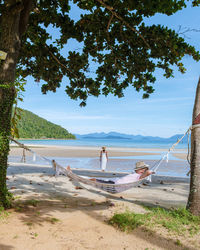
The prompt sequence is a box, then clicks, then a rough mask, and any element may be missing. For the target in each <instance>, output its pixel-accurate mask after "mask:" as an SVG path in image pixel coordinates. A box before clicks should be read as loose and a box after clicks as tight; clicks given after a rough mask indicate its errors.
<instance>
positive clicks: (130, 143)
mask: <svg viewBox="0 0 200 250" xmlns="http://www.w3.org/2000/svg"><path fill="white" fill-rule="evenodd" d="M18 141H19V142H20V143H23V144H25V145H30V144H31V145H52V146H86V147H101V146H106V147H124V148H145V149H148V148H161V149H169V148H171V146H172V145H173V144H174V143H176V141H174V143H171V142H170V143H169V142H167V143H166V142H155V141H145V142H144V141H137V142H136V141H134V140H131V139H102V138H99V139H97V138H80V139H76V140H72V139H70V140H66V139H23V140H21V139H19V140H18ZM187 147H188V145H187V143H184V142H180V143H179V144H178V145H177V146H176V147H175V149H187Z"/></svg>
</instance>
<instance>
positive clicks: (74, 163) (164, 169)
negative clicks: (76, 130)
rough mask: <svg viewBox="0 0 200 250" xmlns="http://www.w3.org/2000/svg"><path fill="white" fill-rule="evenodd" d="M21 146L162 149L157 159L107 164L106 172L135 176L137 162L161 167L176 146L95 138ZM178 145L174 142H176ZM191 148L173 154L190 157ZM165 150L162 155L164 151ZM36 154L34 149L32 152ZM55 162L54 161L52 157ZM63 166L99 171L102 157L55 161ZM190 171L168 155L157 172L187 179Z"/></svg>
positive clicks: (184, 163)
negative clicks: (188, 150) (187, 154)
mask: <svg viewBox="0 0 200 250" xmlns="http://www.w3.org/2000/svg"><path fill="white" fill-rule="evenodd" d="M19 142H20V143H23V144H25V145H52V146H84V147H99V150H100V148H101V147H102V146H106V147H108V155H109V147H116V148H136V149H137V148H138V149H143V152H152V151H150V149H152V148H154V149H159V150H158V151H156V150H155V151H154V152H153V153H156V155H142V156H124V157H109V161H108V164H107V171H116V172H127V173H131V172H133V169H134V165H135V163H136V162H137V161H141V160H143V161H145V163H147V164H149V166H150V168H151V167H154V166H156V165H157V164H159V163H160V160H161V159H162V158H163V157H164V156H165V155H166V152H167V150H168V149H170V148H171V147H172V145H173V143H164V142H163V143H157V142H153V141H148V142H144V141H139V142H135V141H133V140H130V139H118V140H117V139H96V138H95V139H93V138H83V139H82V138H81V139H77V140H55V139H50V140H47V139H45V140H19ZM174 143H175V142H174ZM187 147H188V145H187V144H186V143H179V144H178V145H177V146H176V147H175V149H174V150H173V152H175V153H187ZM162 149H163V151H162ZM33 150H34V149H33ZM49 159H50V160H52V158H51V157H49ZM53 159H55V160H56V161H57V162H58V163H59V164H61V165H62V166H66V165H70V166H71V167H72V168H77V169H91V170H97V169H99V168H100V164H99V157H96V158H85V157H84V158H81V157H80V158H69V157H68V158H67V157H53ZM20 160H21V156H9V161H10V162H20ZM26 160H27V163H31V164H48V163H47V162H45V161H44V160H42V159H41V158H40V157H37V158H36V161H33V158H32V157H26ZM188 171H189V163H188V162H187V161H186V160H181V159H179V158H176V157H174V156H173V155H172V154H169V158H168V159H165V160H162V163H161V164H160V165H159V168H158V170H157V172H156V174H158V175H166V176H175V177H186V178H187V173H188Z"/></svg>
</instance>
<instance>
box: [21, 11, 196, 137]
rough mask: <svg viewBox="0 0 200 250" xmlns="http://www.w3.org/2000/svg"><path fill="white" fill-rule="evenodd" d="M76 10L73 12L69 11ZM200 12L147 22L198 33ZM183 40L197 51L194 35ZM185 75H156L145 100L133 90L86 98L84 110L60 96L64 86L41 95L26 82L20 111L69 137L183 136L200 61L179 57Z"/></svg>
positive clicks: (62, 93) (29, 79)
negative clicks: (115, 134)
mask: <svg viewBox="0 0 200 250" xmlns="http://www.w3.org/2000/svg"><path fill="white" fill-rule="evenodd" d="M73 11H74V12H76V14H77V10H76V9H74V10H72V15H73ZM199 11H200V8H191V7H188V8H187V9H185V10H183V11H180V12H179V13H177V14H175V15H173V16H170V17H168V16H164V15H157V16H155V17H153V18H152V19H151V20H148V23H149V24H153V23H156V24H158V23H160V24H163V25H168V27H171V28H174V29H175V30H178V29H179V26H180V25H181V27H182V29H181V30H182V31H184V28H190V29H199V30H200V25H199V26H198V24H199V23H200V15H199V13H200V12H199ZM186 36H187V37H185V39H186V41H187V42H189V43H190V44H191V45H194V46H195V47H196V48H197V49H199V50H200V43H199V42H200V32H189V33H186ZM184 64H185V66H186V68H187V72H186V73H185V74H181V73H180V72H177V71H175V77H174V78H170V79H165V78H164V77H163V76H162V73H161V72H160V71H157V72H156V75H157V80H156V82H155V84H154V87H155V92H154V93H153V94H152V95H151V96H150V98H149V99H145V100H143V99H142V93H137V92H136V91H135V90H134V89H133V88H128V89H127V90H126V91H125V96H124V98H120V99H118V98H117V97H114V96H112V95H109V96H108V97H103V96H101V97H99V98H95V97H89V98H88V101H87V106H86V107H84V108H81V107H79V101H73V100H71V99H70V98H69V97H68V96H67V95H66V94H65V92H64V89H65V83H64V82H63V84H62V86H61V88H59V89H58V90H57V92H56V93H51V92H48V93H47V94H46V95H43V94H42V93H41V83H39V84H38V83H36V82H35V81H34V80H33V79H32V78H31V77H28V78H27V85H26V87H25V89H26V92H25V93H24V102H23V103H20V104H19V106H20V107H21V108H24V109H27V110H29V111H31V112H33V113H35V114H37V115H39V116H41V117H43V118H45V119H47V120H49V121H51V122H53V123H56V124H58V125H61V126H62V127H64V128H66V129H67V130H68V131H70V132H71V133H78V134H85V133H93V132H106V133H107V132H110V131H116V132H120V133H126V134H134V135H137V134H141V135H151V136H161V137H170V136H172V135H174V134H178V133H184V132H185V131H186V130H187V128H188V127H189V126H190V124H191V119H192V110H193V104H194V98H195V91H196V85H197V82H198V78H199V76H200V63H199V62H198V63H197V62H194V61H193V60H192V58H190V57H189V56H187V57H185V58H184Z"/></svg>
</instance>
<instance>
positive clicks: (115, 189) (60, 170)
mask: <svg viewBox="0 0 200 250" xmlns="http://www.w3.org/2000/svg"><path fill="white" fill-rule="evenodd" d="M195 127H196V126H191V127H190V128H189V129H188V130H187V131H186V133H185V134H184V135H183V136H182V137H181V138H180V139H179V140H178V141H177V142H176V143H174V144H173V145H172V147H171V148H170V149H169V150H168V152H167V153H166V154H165V155H164V156H163V157H162V158H161V159H160V160H159V161H158V163H156V164H155V165H154V166H153V167H152V168H151V170H152V171H153V172H154V173H155V172H156V171H157V169H158V168H159V166H160V164H161V163H162V162H163V161H164V160H166V161H167V162H168V156H169V153H170V152H171V151H172V150H173V149H174V147H175V146H176V145H177V144H178V143H179V142H180V141H181V140H182V139H183V138H184V137H185V135H186V134H188V138H189V132H190V130H191V129H192V128H195ZM9 138H10V140H12V141H14V142H15V143H16V144H18V145H19V146H20V147H22V148H23V149H24V151H25V150H28V151H30V152H31V153H32V154H33V158H34V160H35V157H36V155H37V156H38V157H40V158H41V159H43V160H45V161H47V162H49V163H50V164H51V165H52V167H53V169H54V171H55V172H56V175H60V174H64V175H65V176H68V177H69V178H71V179H72V180H74V181H77V182H80V183H84V184H86V185H90V186H92V187H95V188H98V189H101V190H103V191H106V192H108V193H112V194H115V193H120V192H123V191H126V190H128V189H131V188H133V187H135V186H138V185H139V184H140V183H141V182H143V181H144V180H148V181H151V175H150V176H147V177H145V178H143V179H140V180H139V181H135V182H130V183H125V184H108V183H100V182H97V181H92V180H90V179H87V178H84V177H81V176H79V175H77V174H75V173H73V172H72V171H71V170H69V169H66V168H64V167H62V166H61V165H59V164H58V163H57V162H56V161H55V160H52V161H51V160H49V159H48V158H46V157H44V156H41V155H38V154H36V153H35V152H34V151H33V150H31V149H30V148H28V147H27V146H25V145H24V144H22V143H20V142H18V141H16V140H15V139H13V138H12V137H9ZM188 152H189V150H188ZM23 155H24V153H23ZM24 158H25V156H24Z"/></svg>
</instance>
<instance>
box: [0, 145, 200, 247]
mask: <svg viewBox="0 0 200 250" xmlns="http://www.w3.org/2000/svg"><path fill="white" fill-rule="evenodd" d="M31 149H32V150H33V151H35V152H37V153H38V154H42V155H43V156H45V157H47V156H49V157H70V158H73V157H74V159H76V158H77V157H83V158H84V157H85V158H90V157H94V158H98V156H99V148H93V147H91V148H88V147H87V148H86V147H62V148H60V147H55V146H32V148H31ZM108 152H109V156H110V157H111V156H116V157H119V158H117V159H110V161H112V160H115V161H116V160H117V161H119V162H121V161H123V160H124V159H123V157H124V156H133V155H134V156H136V157H137V156H138V157H139V156H141V157H142V156H143V155H144V156H151V155H154V154H157V152H158V150H155V149H152V150H151V149H148V152H146V153H145V152H144V150H142V149H133V148H128V149H127V148H108ZM155 152H156V153H155ZM21 153H22V152H21V151H19V149H17V148H16V147H13V148H11V151H10V157H15V156H20V154H21ZM182 154H183V155H184V154H185V152H183V153H181V155H182ZM27 157H28V155H27ZM120 157H122V159H121V160H120ZM93 160H94V159H93ZM7 185H8V188H9V190H10V191H11V192H12V193H13V194H14V196H15V197H16V198H15V203H16V204H17V205H16V207H15V208H13V209H10V211H9V212H10V214H9V215H8V216H5V218H4V219H2V220H1V221H0V224H1V232H2V233H1V236H0V249H6V250H7V249H22V248H24V249H31V250H32V249H34V250H35V249H36V250H39V249H41V250H42V249H47V250H48V249H49V250H51V249H56V250H57V249H58V250H60V249H99V250H100V249H109V250H110V249H143V250H144V249H184V247H185V249H198V248H197V247H200V241H199V236H198V237H196V238H195V239H194V238H192V239H186V238H185V237H184V236H182V238H181V242H182V245H181V246H178V245H177V244H176V236H173V235H170V234H168V233H167V232H166V231H162V232H161V231H157V232H153V231H152V232H149V231H145V230H142V229H141V228H139V229H136V230H134V231H133V232H132V233H125V232H121V231H120V230H118V229H116V228H114V227H112V226H111V225H109V224H108V223H107V221H108V219H109V218H111V216H112V215H114V214H115V213H119V212H123V211H127V210H130V211H134V212H135V213H144V212H145V209H144V208H143V205H148V206H160V207H165V208H172V207H173V208H176V207H180V206H181V207H184V206H185V205H186V203H187V197H188V192H189V181H188V179H185V178H181V177H180V178H173V177H172V178H165V177H163V176H159V175H158V176H157V178H154V181H153V182H152V183H150V184H149V185H148V186H145V185H142V184H141V185H139V186H137V187H135V188H133V189H130V190H127V191H125V192H123V193H119V194H115V195H112V194H108V193H106V192H104V191H101V190H98V189H95V188H92V187H90V186H86V185H83V184H77V183H74V182H72V181H71V180H70V179H69V178H67V177H65V176H57V177H56V176H55V172H54V170H53V168H52V167H51V166H50V165H48V164H47V165H38V166H35V165H34V164H33V163H31V164H26V163H21V164H20V162H18V163H17V164H16V163H11V162H10V164H9V167H8V174H7ZM19 228H20V230H19ZM180 237H181V236H180Z"/></svg>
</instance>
